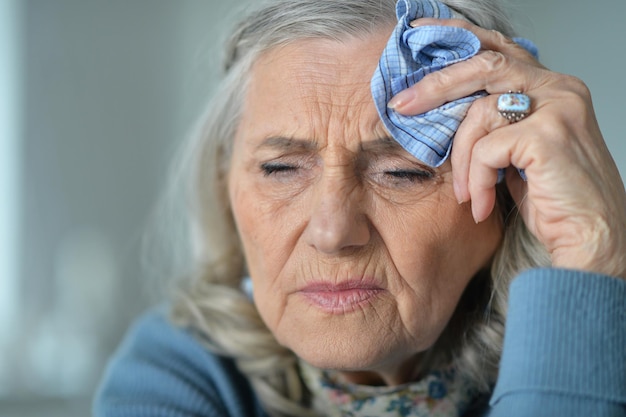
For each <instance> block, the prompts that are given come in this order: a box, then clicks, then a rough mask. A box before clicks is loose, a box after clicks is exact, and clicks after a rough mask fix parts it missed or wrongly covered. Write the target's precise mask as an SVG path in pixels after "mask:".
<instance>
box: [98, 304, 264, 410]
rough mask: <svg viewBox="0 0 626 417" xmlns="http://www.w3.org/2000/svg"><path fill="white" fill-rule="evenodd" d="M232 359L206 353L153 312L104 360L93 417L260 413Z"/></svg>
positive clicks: (198, 344)
mask: <svg viewBox="0 0 626 417" xmlns="http://www.w3.org/2000/svg"><path fill="white" fill-rule="evenodd" d="M260 415H262V414H261V412H260V411H259V407H258V405H257V402H256V399H255V397H254V395H253V393H252V391H251V389H250V387H249V384H248V382H247V381H246V380H245V378H244V377H243V376H242V375H241V374H240V373H239V371H238V370H237V369H236V368H235V366H234V364H233V363H232V361H230V360H228V359H225V358H220V357H218V356H216V355H213V354H211V353H209V352H208V351H207V350H206V349H205V348H204V347H203V346H202V345H201V344H200V343H198V341H197V340H196V339H195V338H194V337H193V336H192V335H191V334H190V333H188V332H186V331H185V330H183V329H180V328H177V327H175V326H174V325H172V324H171V323H169V322H168V320H167V318H166V312H165V311H162V310H157V311H152V312H150V313H149V314H147V315H145V316H144V317H142V318H141V319H140V320H139V321H138V322H137V323H136V324H135V325H134V326H133V327H132V328H131V329H130V331H129V333H128V335H127V336H126V338H125V340H124V341H123V343H122V345H121V346H120V348H119V350H118V351H117V353H116V354H115V356H114V357H113V358H112V360H111V362H110V363H109V365H108V367H107V370H106V372H105V375H104V377H103V380H102V382H101V385H100V387H99V389H98V392H97V394H96V398H95V401H94V416H95V417H191V416H194V417H198V416H203V417H218V416H219V417H223V416H233V417H234V416H260Z"/></svg>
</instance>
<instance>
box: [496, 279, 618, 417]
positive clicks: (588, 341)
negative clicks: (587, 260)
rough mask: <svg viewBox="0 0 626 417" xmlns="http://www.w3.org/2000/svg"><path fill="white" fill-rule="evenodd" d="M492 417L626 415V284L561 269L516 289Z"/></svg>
mask: <svg viewBox="0 0 626 417" xmlns="http://www.w3.org/2000/svg"><path fill="white" fill-rule="evenodd" d="M490 405H491V406H492V409H491V411H490V413H489V416H490V417H499V416H506V417H515V416H533V417H542V416H546V417H547V416H550V417H555V416H556V417H558V416H567V417H577V416H580V417H583V416H585V417H586V416H626V281H624V280H621V279H616V278H613V277H608V276H603V275H598V274H590V273H585V272H580V271H572V270H562V269H537V270H530V271H526V272H524V273H523V274H521V275H520V276H519V277H518V278H516V280H515V281H514V282H513V283H512V285H511V292H510V303H509V312H508V318H507V324H506V335H505V341H504V350H503V356H502V362H501V366H500V375H499V378H498V382H497V385H496V389H495V391H494V393H493V396H492V398H491V401H490Z"/></svg>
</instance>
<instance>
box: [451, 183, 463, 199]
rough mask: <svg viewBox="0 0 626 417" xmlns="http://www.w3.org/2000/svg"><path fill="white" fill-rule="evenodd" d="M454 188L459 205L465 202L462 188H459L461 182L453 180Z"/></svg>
mask: <svg viewBox="0 0 626 417" xmlns="http://www.w3.org/2000/svg"><path fill="white" fill-rule="evenodd" d="M452 188H453V189H454V196H455V197H456V201H457V203H459V205H461V204H463V203H464V201H463V199H462V198H461V190H460V188H459V184H458V183H457V182H456V181H454V180H453V181H452Z"/></svg>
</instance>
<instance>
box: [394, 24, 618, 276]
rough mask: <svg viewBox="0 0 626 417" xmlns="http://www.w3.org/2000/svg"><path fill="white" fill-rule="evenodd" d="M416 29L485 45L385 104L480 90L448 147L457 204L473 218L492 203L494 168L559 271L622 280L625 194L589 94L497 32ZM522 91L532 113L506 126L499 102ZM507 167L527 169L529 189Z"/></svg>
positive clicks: (400, 106) (411, 108)
mask: <svg viewBox="0 0 626 417" xmlns="http://www.w3.org/2000/svg"><path fill="white" fill-rule="evenodd" d="M414 24H415V25H432V24H435V25H442V24H443V25H450V26H459V27H464V28H465V29H468V30H470V31H472V32H473V33H474V34H475V35H476V36H478V38H479V39H480V40H481V43H482V48H483V51H482V52H480V53H479V54H477V55H476V56H475V57H473V58H471V59H469V60H467V61H465V62H461V63H458V64H455V65H452V66H450V67H447V68H445V69H443V70H441V71H438V72H435V73H432V74H429V75H427V76H426V77H425V78H424V79H423V80H422V81H420V82H419V83H417V84H416V85H414V86H413V87H411V88H409V89H407V90H405V91H403V92H401V93H400V94H398V95H397V96H396V97H394V98H393V99H392V101H391V102H390V106H391V107H393V108H394V110H395V111H397V112H399V113H402V114H406V115H411V114H420V113H423V112H425V111H428V110H431V109H433V108H435V107H438V106H440V105H442V104H444V103H445V102H449V101H453V100H455V99H458V98H461V97H465V96H467V95H470V94H472V93H474V92H475V91H479V90H485V91H487V92H488V93H489V95H488V96H486V97H484V98H480V99H478V100H476V101H475V102H474V104H473V105H472V106H471V108H470V110H469V112H468V114H467V117H466V118H465V120H464V121H463V123H462V124H461V126H460V127H459V130H458V132H457V134H456V136H455V139H454V146H453V148H452V155H451V162H452V171H453V181H454V190H455V194H456V196H457V199H458V200H459V202H467V201H471V205H472V213H473V215H474V219H475V220H476V221H477V222H480V221H482V220H484V219H486V218H487V217H488V216H489V215H490V213H491V212H492V210H493V208H494V205H495V185H496V182H497V177H498V169H499V168H507V167H509V168H508V169H507V173H506V181H507V185H508V187H509V190H510V192H511V194H512V196H513V198H514V199H515V201H516V203H517V205H518V207H519V210H520V213H521V215H522V216H523V218H524V221H525V222H526V225H527V227H528V228H529V230H530V231H531V232H532V233H533V234H534V235H535V236H536V237H537V238H538V239H539V240H540V241H541V242H542V243H543V244H544V245H545V247H546V248H547V250H548V251H549V252H550V254H551V256H552V264H553V266H555V267H563V268H573V269H582V270H587V271H594V272H598V273H604V274H608V275H614V276H620V277H622V278H625V279H626V192H625V191H624V185H623V183H622V180H621V178H620V174H619V172H618V170H617V167H616V166H615V163H614V161H613V159H612V158H611V155H610V154H609V151H608V149H607V147H606V145H605V143H604V140H603V138H602V134H601V132H600V129H599V127H598V124H597V120H596V117H595V115H594V111H593V106H592V102H591V97H590V94H589V91H588V89H587V87H586V86H585V85H584V84H583V83H582V82H581V81H580V80H578V79H576V78H574V77H571V76H567V75H562V74H558V73H554V72H551V71H549V70H547V69H546V68H545V67H543V66H542V65H541V64H539V63H538V62H537V61H536V60H535V59H534V58H533V57H532V56H531V55H530V54H529V53H527V52H526V51H525V50H524V49H523V48H521V47H520V46H518V45H517V44H515V43H514V42H513V41H512V40H510V39H508V38H506V37H504V36H503V35H502V34H500V33H498V32H496V31H490V30H485V29H482V28H479V27H477V26H474V25H472V24H470V23H468V22H465V21H461V20H433V19H420V20H417V21H415V22H414ZM509 91H521V92H523V93H524V94H527V95H528V96H529V97H530V98H531V100H532V104H531V112H530V114H529V115H528V116H527V117H526V118H525V119H523V120H521V121H519V122H516V123H512V124H511V123H509V122H508V121H507V120H506V119H505V118H504V117H502V116H500V114H499V113H498V111H497V100H498V97H499V95H500V94H503V93H507V92H509ZM511 166H513V167H516V168H520V169H524V171H525V174H526V177H527V181H524V180H522V178H521V177H520V176H519V174H518V173H517V170H516V169H514V168H511Z"/></svg>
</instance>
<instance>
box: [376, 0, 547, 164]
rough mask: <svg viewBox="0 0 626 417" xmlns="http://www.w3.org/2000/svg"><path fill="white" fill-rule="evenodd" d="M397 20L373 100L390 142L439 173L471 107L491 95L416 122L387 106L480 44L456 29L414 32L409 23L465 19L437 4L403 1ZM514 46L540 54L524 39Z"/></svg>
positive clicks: (422, 0) (480, 94) (462, 102)
mask: <svg viewBox="0 0 626 417" xmlns="http://www.w3.org/2000/svg"><path fill="white" fill-rule="evenodd" d="M396 15H397V16H398V24H397V26H396V27H395V29H394V31H393V34H392V35H391V38H390V39H389V42H388V43H387V46H386V47H385V50H384V51H383V54H382V56H381V58H380V61H379V65H378V68H377V69H376V72H375V73H374V76H373V77H372V82H371V90H372V96H373V98H374V103H375V105H376V109H377V110H378V114H379V116H380V118H381V120H382V122H383V123H384V125H385V127H386V128H387V130H388V131H389V133H390V134H391V136H392V137H393V138H394V139H395V140H396V141H397V142H398V143H399V144H400V145H401V146H402V147H403V148H404V149H406V150H407V151H408V152H409V153H410V154H411V155H413V156H415V157H416V158H417V159H418V160H420V161H422V162H423V163H425V164H426V165H428V166H430V167H433V168H434V167H438V166H440V165H441V164H443V163H444V162H445V160H446V159H447V157H448V155H449V154H450V149H451V148H452V146H451V145H452V139H453V138H454V134H455V133H456V131H457V129H458V127H459V125H460V124H461V122H462V121H463V118H464V117H465V115H466V114H467V110H468V109H469V106H470V105H471V104H472V102H474V100H476V99H477V98H479V97H483V96H485V95H487V93H486V92H485V91H477V92H475V93H474V94H472V95H470V96H468V97H464V98H461V99H458V100H455V101H452V102H449V103H446V104H444V105H443V106H441V107H438V108H436V109H433V110H430V111H428V112H426V113H423V114H419V115H417V116H404V115H401V114H399V113H396V112H395V111H393V110H392V109H390V108H388V107H387V103H388V102H389V100H391V98H392V97H393V96H395V95H396V94H398V93H399V92H400V91H402V90H405V89H406V88H408V87H410V86H412V85H414V84H415V83H417V82H418V81H420V80H421V79H422V78H424V76H426V75H427V74H430V73H431V72H434V71H438V70H440V69H442V68H445V67H447V66H448V65H452V64H454V63H456V62H460V61H464V60H466V59H469V58H471V57H472V56H474V55H476V53H478V51H479V50H480V40H479V39H478V37H476V35H474V34H473V33H472V32H470V31H468V30H466V29H463V28H458V27H448V26H419V27H417V28H412V27H411V26H410V22H411V21H413V20H415V19H418V18H422V17H434V18H438V19H465V18H464V17H463V16H462V15H460V14H459V13H457V12H455V11H453V10H452V9H450V8H449V7H448V6H446V5H445V4H443V3H441V2H439V1H437V0H399V1H398V3H397V4H396ZM514 40H515V41H516V42H517V43H518V44H520V45H521V46H523V47H524V48H526V49H527V50H528V51H529V52H531V53H532V54H533V55H535V56H537V48H536V47H535V46H534V45H533V44H532V42H530V41H528V40H526V39H520V38H515V39H514ZM494 111H495V110H494Z"/></svg>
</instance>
